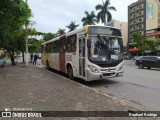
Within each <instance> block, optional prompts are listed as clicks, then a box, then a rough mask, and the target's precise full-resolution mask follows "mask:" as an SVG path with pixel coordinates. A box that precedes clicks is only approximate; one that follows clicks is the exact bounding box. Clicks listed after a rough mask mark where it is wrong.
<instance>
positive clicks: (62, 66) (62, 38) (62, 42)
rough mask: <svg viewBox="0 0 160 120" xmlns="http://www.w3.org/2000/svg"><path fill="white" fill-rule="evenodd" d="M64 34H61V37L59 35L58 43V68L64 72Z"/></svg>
mask: <svg viewBox="0 0 160 120" xmlns="http://www.w3.org/2000/svg"><path fill="white" fill-rule="evenodd" d="M65 39H66V36H65V35H63V36H62V37H60V43H61V47H60V49H61V50H60V52H59V69H60V71H61V72H64V73H65V72H66V68H65V63H66V61H65V51H64V48H63V47H64V46H63V45H64V42H65Z"/></svg>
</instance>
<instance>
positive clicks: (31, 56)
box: [30, 53, 33, 63]
mask: <svg viewBox="0 0 160 120" xmlns="http://www.w3.org/2000/svg"><path fill="white" fill-rule="evenodd" d="M30 58H31V63H32V62H33V54H32V53H31V55H30Z"/></svg>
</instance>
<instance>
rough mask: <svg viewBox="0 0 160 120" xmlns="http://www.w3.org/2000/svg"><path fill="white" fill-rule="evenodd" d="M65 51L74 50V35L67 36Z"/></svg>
mask: <svg viewBox="0 0 160 120" xmlns="http://www.w3.org/2000/svg"><path fill="white" fill-rule="evenodd" d="M66 51H67V52H76V35H73V36H69V37H67V40H66Z"/></svg>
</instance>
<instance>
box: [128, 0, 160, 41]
mask: <svg viewBox="0 0 160 120" xmlns="http://www.w3.org/2000/svg"><path fill="white" fill-rule="evenodd" d="M158 27H160V1H159V0H138V1H137V2H135V3H132V4H131V5H129V6H128V37H129V40H132V35H133V34H135V33H138V34H140V35H146V31H148V30H151V29H155V28H158Z"/></svg>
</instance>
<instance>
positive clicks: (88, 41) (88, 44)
mask: <svg viewBox="0 0 160 120" xmlns="http://www.w3.org/2000/svg"><path fill="white" fill-rule="evenodd" d="M87 47H88V48H91V40H90V39H88V40H87Z"/></svg>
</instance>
